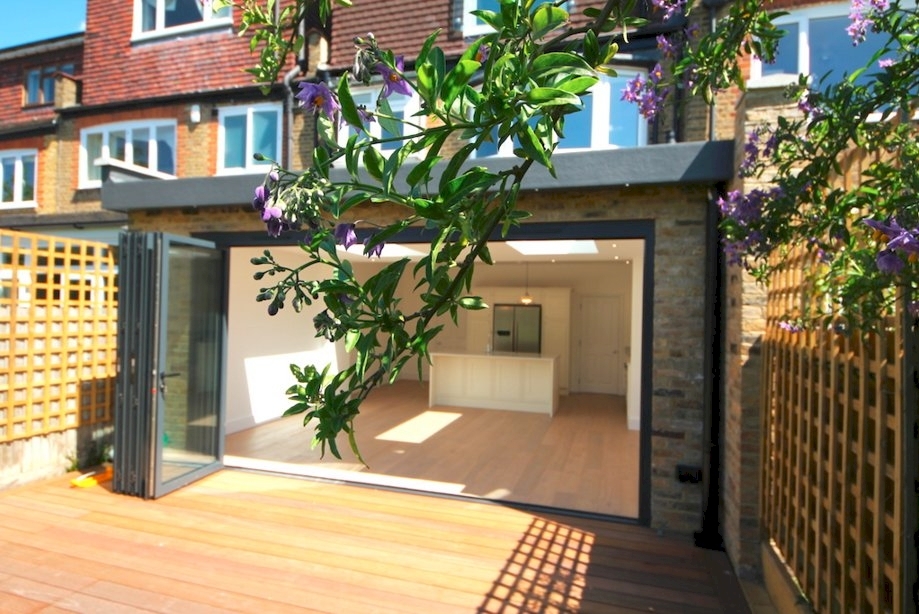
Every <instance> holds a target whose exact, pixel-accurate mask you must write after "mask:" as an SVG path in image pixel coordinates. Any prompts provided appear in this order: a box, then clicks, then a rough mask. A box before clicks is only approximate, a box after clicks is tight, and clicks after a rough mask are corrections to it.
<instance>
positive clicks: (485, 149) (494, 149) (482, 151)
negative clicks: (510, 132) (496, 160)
mask: <svg viewBox="0 0 919 614" xmlns="http://www.w3.org/2000/svg"><path fill="white" fill-rule="evenodd" d="M491 139H492V140H491V141H485V142H483V143H482V144H481V145H479V148H478V149H476V150H475V153H476V155H477V156H496V155H498V129H497V128H495V129H494V130H492V131H491Z"/></svg>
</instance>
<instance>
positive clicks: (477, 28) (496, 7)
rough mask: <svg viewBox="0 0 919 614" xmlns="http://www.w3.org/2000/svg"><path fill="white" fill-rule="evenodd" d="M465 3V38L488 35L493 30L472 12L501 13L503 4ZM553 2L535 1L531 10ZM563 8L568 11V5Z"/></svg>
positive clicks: (472, 0) (465, 0)
mask: <svg viewBox="0 0 919 614" xmlns="http://www.w3.org/2000/svg"><path fill="white" fill-rule="evenodd" d="M461 1H462V3H463V34H464V35H465V36H470V35H478V34H487V33H488V32H490V31H491V28H490V27H489V26H487V25H486V24H485V22H484V21H482V20H481V19H479V18H478V17H476V16H475V15H472V14H471V13H472V11H492V12H494V13H500V12H501V4H500V2H498V0H461ZM552 1H553V0H534V2H533V6H532V7H530V10H531V11H533V10H535V9H536V7H537V6H539V5H540V4H548V3H550V2H552ZM562 8H563V9H565V10H568V6H567V3H565V4H563V5H562Z"/></svg>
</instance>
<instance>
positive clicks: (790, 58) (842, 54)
mask: <svg viewBox="0 0 919 614" xmlns="http://www.w3.org/2000/svg"><path fill="white" fill-rule="evenodd" d="M849 10H850V4H849V3H845V4H832V5H824V6H818V7H814V8H810V9H805V10H800V11H794V12H793V13H790V14H788V15H784V16H782V17H780V18H778V19H776V20H775V25H776V27H777V28H779V29H780V30H784V31H785V36H783V37H782V38H781V39H779V44H778V47H777V48H776V57H775V62H774V63H772V64H767V63H765V62H762V61H761V60H760V59H759V58H754V59H753V61H752V62H751V64H750V85H752V86H756V85H761V86H770V85H784V84H787V83H791V82H794V81H797V79H798V75H799V74H802V75H810V77H811V78H812V79H813V82H814V83H817V82H818V81H819V80H820V79H821V78H822V77H824V76H825V75H827V74H828V73H829V74H830V78H831V79H833V80H838V79H839V78H841V77H842V76H843V74H844V73H845V74H851V73H852V72H853V71H855V70H857V69H859V68H862V67H863V66H865V65H866V64H867V63H868V61H869V60H870V59H871V56H873V55H874V54H875V52H877V51H878V50H879V49H881V48H883V46H884V42H885V40H884V36H882V35H879V34H877V33H874V32H871V31H869V32H868V36H867V37H866V38H865V40H864V41H863V42H861V43H859V44H858V45H853V44H852V38H851V37H850V36H849V35H848V33H847V32H846V28H848V27H849V24H850V23H851V20H850V19H849ZM868 72H870V71H866V73H864V74H862V75H861V77H860V78H859V81H860V82H864V81H865V80H867V79H870V78H871V77H870V75H869V74H868Z"/></svg>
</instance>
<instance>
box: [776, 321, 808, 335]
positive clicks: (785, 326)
mask: <svg viewBox="0 0 919 614" xmlns="http://www.w3.org/2000/svg"><path fill="white" fill-rule="evenodd" d="M779 328H781V329H782V330H785V331H788V332H790V333H800V332H801V331H803V330H804V327H803V326H801V325H800V324H799V323H797V322H791V321H789V320H782V321H781V322H779Z"/></svg>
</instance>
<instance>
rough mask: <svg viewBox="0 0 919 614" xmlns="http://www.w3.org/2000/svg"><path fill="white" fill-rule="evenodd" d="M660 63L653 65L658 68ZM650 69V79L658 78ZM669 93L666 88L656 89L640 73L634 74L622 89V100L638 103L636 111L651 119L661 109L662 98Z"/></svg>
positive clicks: (654, 85)
mask: <svg viewBox="0 0 919 614" xmlns="http://www.w3.org/2000/svg"><path fill="white" fill-rule="evenodd" d="M659 69H660V65H658V66H655V70H659ZM659 78H660V77H658V76H656V75H655V73H654V71H652V79H659ZM668 93H669V90H668V89H667V88H664V89H660V90H659V89H658V88H657V85H656V83H652V82H651V81H650V80H648V81H646V80H645V79H643V78H642V76H641V75H636V76H635V78H634V79H632V80H631V81H629V82H628V83H627V84H626V86H625V88H624V89H623V90H622V100H624V101H626V102H633V103H635V104H637V105H638V112H639V113H640V114H641V115H642V116H643V117H645V118H647V119H653V118H654V117H655V116H656V115H657V114H658V113H659V112H660V110H661V107H662V106H663V104H664V98H665V97H666V96H667V94H668Z"/></svg>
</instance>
